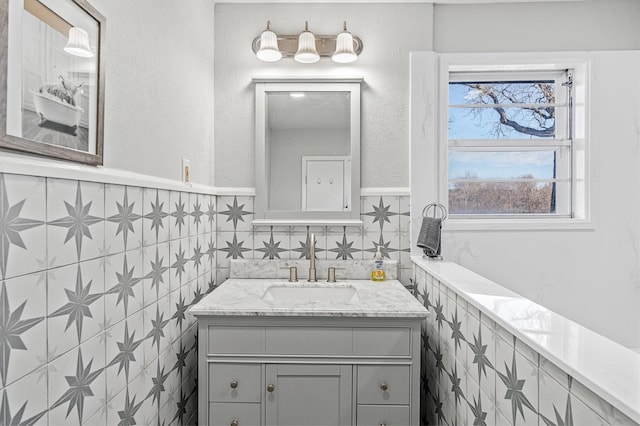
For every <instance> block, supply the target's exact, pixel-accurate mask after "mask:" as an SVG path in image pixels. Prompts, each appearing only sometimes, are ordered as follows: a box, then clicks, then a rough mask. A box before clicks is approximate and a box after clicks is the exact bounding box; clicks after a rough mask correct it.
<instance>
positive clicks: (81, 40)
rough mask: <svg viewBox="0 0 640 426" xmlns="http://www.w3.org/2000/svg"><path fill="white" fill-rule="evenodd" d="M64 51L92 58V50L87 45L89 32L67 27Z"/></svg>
mask: <svg viewBox="0 0 640 426" xmlns="http://www.w3.org/2000/svg"><path fill="white" fill-rule="evenodd" d="M64 51H65V52H67V53H69V54H71V55H75V56H81V57H83V58H92V57H93V52H92V51H91V47H90V46H89V34H87V32H86V31H85V30H83V29H82V28H78V27H71V28H70V29H69V40H68V41H67V45H66V46H65V47H64Z"/></svg>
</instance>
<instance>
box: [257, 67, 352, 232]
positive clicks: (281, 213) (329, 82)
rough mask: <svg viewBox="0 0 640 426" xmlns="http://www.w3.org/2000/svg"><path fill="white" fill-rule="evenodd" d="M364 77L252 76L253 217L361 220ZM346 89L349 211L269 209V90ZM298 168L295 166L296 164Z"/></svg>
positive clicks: (258, 218) (260, 218)
mask: <svg viewBox="0 0 640 426" xmlns="http://www.w3.org/2000/svg"><path fill="white" fill-rule="evenodd" d="M362 81H363V79H362V78H361V77H354V78H313V79H309V78H254V79H253V82H254V83H255V107H256V110H255V114H256V115H255V123H256V135H255V137H256V153H255V179H256V198H255V204H254V211H255V218H256V221H255V222H257V223H261V222H290V223H292V222H300V221H304V222H306V223H319V222H323V221H339V222H342V223H348V222H352V221H360V85H361V83H362ZM305 91H306V92H347V93H349V94H350V103H351V105H350V110H351V117H350V118H351V119H350V127H351V128H350V140H351V210H350V211H348V212H344V211H335V212H328V211H318V212H315V211H302V210H269V209H267V208H266V207H267V200H268V185H267V182H268V173H269V170H268V168H267V166H266V142H267V126H266V125H267V123H266V113H267V108H266V102H267V94H268V93H269V92H305ZM296 167H297V166H296Z"/></svg>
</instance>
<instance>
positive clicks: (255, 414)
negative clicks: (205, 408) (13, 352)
mask: <svg viewBox="0 0 640 426" xmlns="http://www.w3.org/2000/svg"><path fill="white" fill-rule="evenodd" d="M234 420H235V421H237V422H238V426H259V425H260V404H243V403H237V402H213V403H210V404H209V422H210V425H211V426H230V425H231V423H232V422H233V421H234ZM234 424H235V423H234Z"/></svg>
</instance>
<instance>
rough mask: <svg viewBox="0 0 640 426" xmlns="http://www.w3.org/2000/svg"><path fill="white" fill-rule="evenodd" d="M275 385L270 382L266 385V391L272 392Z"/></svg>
mask: <svg viewBox="0 0 640 426" xmlns="http://www.w3.org/2000/svg"><path fill="white" fill-rule="evenodd" d="M275 388H276V387H275V386H274V385H273V384H271V383H269V384H268V385H267V392H273V391H274V390H275Z"/></svg>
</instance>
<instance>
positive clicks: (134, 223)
mask: <svg viewBox="0 0 640 426" xmlns="http://www.w3.org/2000/svg"><path fill="white" fill-rule="evenodd" d="M105 194H106V206H105V214H106V225H105V226H106V235H105V245H106V246H107V247H109V249H110V253H118V252H121V251H125V250H131V249H135V248H138V247H140V245H139V243H140V242H141V239H142V189H140V188H136V187H129V186H120V185H106V186H105Z"/></svg>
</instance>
